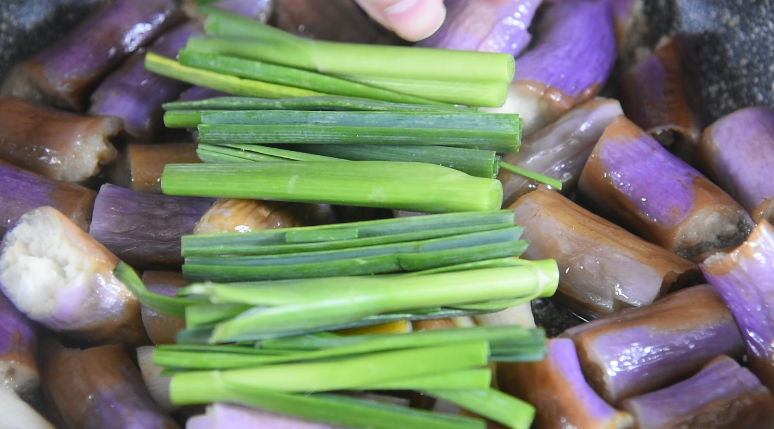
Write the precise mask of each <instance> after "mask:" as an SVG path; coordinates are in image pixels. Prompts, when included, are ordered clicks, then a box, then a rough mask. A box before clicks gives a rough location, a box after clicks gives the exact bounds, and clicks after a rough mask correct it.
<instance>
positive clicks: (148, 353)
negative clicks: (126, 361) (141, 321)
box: [137, 346, 181, 413]
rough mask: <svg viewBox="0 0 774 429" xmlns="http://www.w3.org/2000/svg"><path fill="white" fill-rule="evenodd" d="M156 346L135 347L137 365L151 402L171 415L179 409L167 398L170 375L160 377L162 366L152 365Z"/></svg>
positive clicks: (170, 380)
mask: <svg viewBox="0 0 774 429" xmlns="http://www.w3.org/2000/svg"><path fill="white" fill-rule="evenodd" d="M155 350H156V346H142V347H137V364H138V365H139V367H140V372H141V373H142V380H143V382H144V383H145V387H147V388H148V393H150V397H151V398H152V399H153V401H154V402H155V403H156V405H158V406H159V407H160V408H161V409H162V410H164V411H166V412H168V413H171V412H173V411H176V410H178V409H180V408H181V407H180V405H174V404H173V403H172V400H171V399H170V398H169V386H170V383H171V382H172V376H171V375H161V372H162V371H163V370H164V367H163V366H158V365H156V364H155V363H153V352H154V351H155Z"/></svg>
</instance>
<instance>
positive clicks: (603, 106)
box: [497, 98, 623, 207]
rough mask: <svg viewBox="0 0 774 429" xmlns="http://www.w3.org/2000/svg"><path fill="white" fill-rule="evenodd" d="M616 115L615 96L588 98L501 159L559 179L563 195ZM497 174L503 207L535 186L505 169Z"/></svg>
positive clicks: (570, 187) (574, 182) (574, 185)
mask: <svg viewBox="0 0 774 429" xmlns="http://www.w3.org/2000/svg"><path fill="white" fill-rule="evenodd" d="M620 115H623V110H621V105H620V104H619V103H618V101H616V100H606V99H604V98H595V99H593V100H589V101H587V102H585V103H583V104H581V105H580V106H577V107H575V108H573V109H572V110H570V111H569V112H567V113H565V114H564V115H562V116H561V117H560V118H559V119H557V120H556V121H554V122H553V123H552V124H551V125H549V126H547V127H545V128H543V129H542V130H540V131H538V132H537V133H535V134H533V135H532V136H530V137H529V138H527V139H525V140H524V141H523V142H522V144H521V148H520V149H519V151H518V152H516V153H511V154H508V155H506V156H505V157H504V158H503V162H507V163H508V164H511V165H515V166H517V167H521V168H524V169H527V170H529V171H534V172H536V173H540V174H544V175H546V176H548V177H552V178H554V179H558V180H560V181H561V182H562V193H563V194H565V195H567V194H569V193H570V192H572V191H573V190H574V189H575V187H576V186H577V184H578V178H579V177H580V173H581V171H582V170H583V166H584V165H586V160H587V159H588V158H589V155H591V150H592V149H593V148H594V144H596V142H597V140H599V137H600V136H602V132H603V131H604V130H605V128H606V127H607V126H608V125H610V123H612V122H613V120H614V119H615V118H616V117H618V116H620ZM497 178H498V179H499V180H500V181H501V182H502V183H503V206H504V207H507V206H509V205H511V204H513V203H514V202H515V201H516V200H517V199H519V197H521V196H522V195H524V194H526V193H527V192H530V191H534V190H535V189H537V186H538V183H537V181H534V180H531V179H528V178H526V177H524V176H521V175H519V174H515V173H512V172H510V171H508V170H505V169H500V173H499V174H498V176H497Z"/></svg>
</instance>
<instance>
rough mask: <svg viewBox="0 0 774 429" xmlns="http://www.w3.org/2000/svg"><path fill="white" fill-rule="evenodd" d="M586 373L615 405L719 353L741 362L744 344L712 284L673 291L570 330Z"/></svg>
mask: <svg viewBox="0 0 774 429" xmlns="http://www.w3.org/2000/svg"><path fill="white" fill-rule="evenodd" d="M563 335H564V336H566V337H569V338H571V339H572V340H573V342H575V346H576V347H577V348H578V356H579V358H580V362H581V367H582V368H583V373H584V374H585V375H586V379H587V380H589V384H591V385H592V386H593V387H594V388H595V389H596V391H597V392H599V394H600V395H601V396H602V397H603V398H605V400H607V401H608V402H610V403H611V404H618V403H620V401H622V400H624V399H627V398H631V397H633V396H637V395H641V394H643V393H648V392H651V391H653V390H656V389H660V388H662V387H665V386H668V385H670V384H671V383H674V382H675V381H678V380H680V379H682V378H684V377H687V376H690V375H692V374H693V373H695V372H696V371H698V370H699V369H700V368H701V367H702V366H703V365H705V364H706V363H707V362H709V361H710V360H712V359H714V358H715V357H717V356H720V355H729V356H733V357H735V358H741V357H742V355H743V354H744V341H743V340H742V336H741V334H740V333H739V329H738V328H737V326H736V323H735V322H734V318H733V316H732V315H731V313H730V312H729V311H728V308H727V307H726V305H725V303H724V302H723V299H722V298H721V297H720V295H719V294H718V293H717V291H715V288H714V287H713V286H712V285H701V286H694V287H690V288H687V289H683V290H681V291H679V292H675V293H671V294H669V295H667V296H666V297H664V298H662V299H661V300H659V301H656V302H654V303H653V304H650V305H648V306H644V307H641V308H637V309H629V310H624V311H622V312H618V313H615V314H612V315H609V316H607V317H603V318H601V319H597V320H594V321H592V322H589V323H586V324H582V325H578V326H576V327H573V328H570V329H568V330H567V331H565V333H564V334H563Z"/></svg>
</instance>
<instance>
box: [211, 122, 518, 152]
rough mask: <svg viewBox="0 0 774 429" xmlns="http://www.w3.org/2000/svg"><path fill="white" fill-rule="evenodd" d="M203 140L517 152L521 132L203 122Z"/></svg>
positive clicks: (218, 142) (213, 142)
mask: <svg viewBox="0 0 774 429" xmlns="http://www.w3.org/2000/svg"><path fill="white" fill-rule="evenodd" d="M465 116H468V115H465ZM199 140H200V141H201V142H202V143H209V144H231V143H246V144H296V143H307V144H310V143H311V144H399V145H403V144H406V145H439V146H456V147H470V148H476V149H485V150H493V151H497V152H517V151H518V150H519V146H520V133H519V132H512V131H490V130H481V131H479V130H475V129H461V130H460V129H447V128H386V127H371V126H339V125H295V126H292V127H291V126H286V125H234V124H202V125H199Z"/></svg>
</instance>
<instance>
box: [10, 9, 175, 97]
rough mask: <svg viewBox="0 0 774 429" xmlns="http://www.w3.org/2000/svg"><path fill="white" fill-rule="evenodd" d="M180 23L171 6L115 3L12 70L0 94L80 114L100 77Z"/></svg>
mask: <svg viewBox="0 0 774 429" xmlns="http://www.w3.org/2000/svg"><path fill="white" fill-rule="evenodd" d="M181 18H182V14H181V13H180V11H179V10H178V8H177V6H175V3H174V2H173V1H172V0H144V1H136V0H116V1H114V2H112V3H110V4H108V5H107V6H105V7H103V8H101V9H100V10H98V11H97V12H96V13H94V14H93V15H91V16H90V17H89V18H88V19H86V20H84V21H83V22H81V23H80V24H79V25H78V26H77V27H76V28H75V29H74V30H72V31H71V32H70V33H68V34H67V35H66V36H65V37H64V38H62V39H60V40H59V41H58V42H57V43H55V44H54V45H52V46H50V47H49V48H48V49H46V50H45V51H43V52H41V53H39V54H38V55H37V56H35V57H34V58H32V59H30V60H28V61H25V62H23V63H21V64H18V65H17V66H16V67H14V68H13V69H12V70H11V72H10V73H9V74H8V77H7V79H6V81H5V82H4V83H3V86H2V89H0V94H2V95H13V96H16V97H20V98H24V99H26V100H30V101H33V102H36V103H43V104H46V105H51V106H54V107H59V108H63V109H69V110H74V111H76V112H83V111H84V110H86V107H87V103H88V97H89V94H90V91H91V90H92V89H94V87H95V86H96V85H97V83H99V81H100V80H101V79H102V78H103V77H105V76H106V75H107V74H108V73H109V72H110V71H111V70H113V69H114V68H116V67H117V66H118V65H119V64H121V63H122V62H123V61H124V60H125V59H126V58H127V57H128V56H129V55H130V54H131V53H132V52H135V51H136V50H137V49H139V48H140V47H142V46H143V45H145V44H147V43H148V42H150V41H151V40H153V39H154V38H155V37H156V36H158V35H159V34H161V33H162V32H164V31H165V30H166V29H168V28H170V27H171V26H173V25H175V24H176V23H177V22H179V21H180V19H181Z"/></svg>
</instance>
